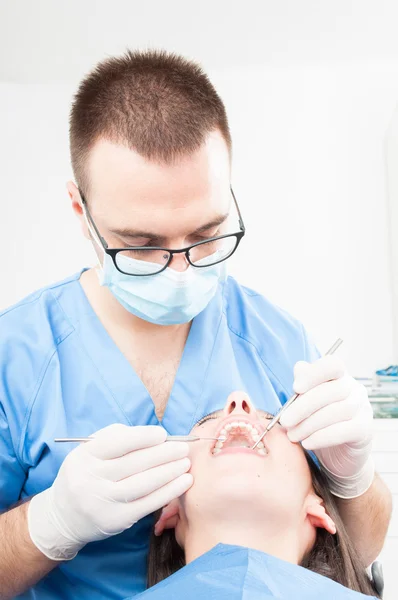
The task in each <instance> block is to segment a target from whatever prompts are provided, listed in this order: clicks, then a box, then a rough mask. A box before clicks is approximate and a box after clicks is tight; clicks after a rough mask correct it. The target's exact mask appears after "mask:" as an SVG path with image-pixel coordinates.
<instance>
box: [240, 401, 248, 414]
mask: <svg viewBox="0 0 398 600" xmlns="http://www.w3.org/2000/svg"><path fill="white" fill-rule="evenodd" d="M242 408H243V410H244V411H245V412H247V413H250V406H249V405H248V403H247V402H246V400H243V402H242Z"/></svg>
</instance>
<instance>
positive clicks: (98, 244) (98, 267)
mask: <svg viewBox="0 0 398 600" xmlns="http://www.w3.org/2000/svg"><path fill="white" fill-rule="evenodd" d="M81 207H82V212H83V217H84V220H85V221H86V225H87V229H88V231H89V233H90V236H91V239H92V241H93V243H95V244H97V246H98V248H99V249H100V250H102V255H103V260H104V261H105V254H106V253H105V249H104V247H103V245H102V244H101V242H100V240H99V238H98V235H97V234H96V232H95V231H94V229H93V227H92V226H91V223H90V221H89V220H88V218H87V214H86V209H85V206H84V204H82V205H81ZM95 255H96V257H97V259H98V264H97V265H95V267H94V268H95V269H96V271H97V273H98V271H99V270H102V271H103V269H104V267H103V265H101V263H100V260H99V258H98V256H97V253H95Z"/></svg>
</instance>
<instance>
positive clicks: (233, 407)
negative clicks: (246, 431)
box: [229, 400, 236, 413]
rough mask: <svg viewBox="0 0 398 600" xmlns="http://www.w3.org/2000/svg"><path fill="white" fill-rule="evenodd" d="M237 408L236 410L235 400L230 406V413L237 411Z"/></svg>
mask: <svg viewBox="0 0 398 600" xmlns="http://www.w3.org/2000/svg"><path fill="white" fill-rule="evenodd" d="M235 408H236V402H235V400H233V401H232V402H231V404H230V405H229V412H230V413H231V412H232V411H233V410H235Z"/></svg>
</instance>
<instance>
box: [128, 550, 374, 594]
mask: <svg viewBox="0 0 398 600" xmlns="http://www.w3.org/2000/svg"><path fill="white" fill-rule="evenodd" d="M165 598H167V600H186V599H187V598H189V599H190V598H194V599H195V600H213V599H214V600H271V599H272V598H277V599H278V600H319V598H322V600H366V599H367V600H371V599H372V598H373V599H374V600H376V597H375V596H368V595H367V594H361V593H359V592H354V591H353V590H350V589H349V588H346V587H345V586H343V585H340V583H336V582H335V581H332V579H329V578H328V577H324V576H323V575H319V574H318V573H313V572H312V571H309V570H308V569H304V568H303V567H300V566H299V565H294V564H292V563H289V562H286V561H284V560H281V559H280V558H276V557H275V556H271V555H270V554H266V553H265V552H260V551H259V550H253V549H251V548H245V547H243V546H232V545H230V544H218V545H217V546H215V547H214V548H212V549H211V550H209V552H206V553H205V554H203V555H202V556H200V557H199V558H197V559H196V560H194V561H192V562H191V563H189V565H186V566H185V567H183V568H182V569H180V570H179V571H177V572H176V573H173V575H170V577H167V579H164V580H163V581H161V582H159V583H158V584H156V585H154V586H153V587H151V588H149V590H147V591H146V592H144V593H143V594H140V595H139V596H138V597H137V600H164V599H165Z"/></svg>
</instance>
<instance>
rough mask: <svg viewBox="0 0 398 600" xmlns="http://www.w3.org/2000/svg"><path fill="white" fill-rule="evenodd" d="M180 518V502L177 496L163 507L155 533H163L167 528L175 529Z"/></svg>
mask: <svg viewBox="0 0 398 600" xmlns="http://www.w3.org/2000/svg"><path fill="white" fill-rule="evenodd" d="M179 520H180V503H179V501H178V498H176V499H175V500H172V501H171V502H169V504H168V505H167V506H165V507H164V508H163V510H162V512H161V514H160V517H159V519H158V520H157V522H156V524H155V529H154V533H155V535H162V533H163V531H164V530H165V529H175V528H176V527H177V524H178V521H179Z"/></svg>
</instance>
